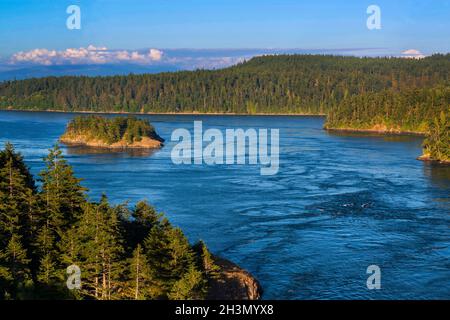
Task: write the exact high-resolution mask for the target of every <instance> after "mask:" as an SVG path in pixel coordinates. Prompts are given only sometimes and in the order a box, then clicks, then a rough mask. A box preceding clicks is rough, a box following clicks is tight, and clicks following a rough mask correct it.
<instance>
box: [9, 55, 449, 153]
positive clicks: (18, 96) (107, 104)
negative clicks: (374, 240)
mask: <svg viewBox="0 0 450 320" xmlns="http://www.w3.org/2000/svg"><path fill="white" fill-rule="evenodd" d="M449 75H450V54H445V55H444V54H435V55H433V56H430V57H426V58H424V59H403V58H357V57H342V56H327V55H278V56H263V57H256V58H253V59H251V60H249V61H247V62H244V63H240V64H238V65H236V66H232V67H229V68H226V69H222V70H197V71H183V72H174V73H161V74H145V75H128V76H113V77H59V78H57V77H47V78H41V79H28V80H21V81H6V82H3V83H2V84H0V108H3V109H20V110H58V111H88V112H126V113H129V112H136V113H152V112H154V113H231V114H309V115H316V114H325V115H327V122H326V124H325V128H326V129H330V130H331V129H334V130H360V131H371V132H379V133H402V132H408V133H419V134H424V135H427V140H426V142H425V146H424V156H425V157H424V158H425V159H429V160H438V161H441V162H448V161H449V160H450V151H449V145H450V140H449V139H450V138H449V134H448V132H449V122H450V121H449V120H448V118H449V111H450V110H449V105H450V82H449ZM80 92H82V93H83V94H79V93H80Z"/></svg>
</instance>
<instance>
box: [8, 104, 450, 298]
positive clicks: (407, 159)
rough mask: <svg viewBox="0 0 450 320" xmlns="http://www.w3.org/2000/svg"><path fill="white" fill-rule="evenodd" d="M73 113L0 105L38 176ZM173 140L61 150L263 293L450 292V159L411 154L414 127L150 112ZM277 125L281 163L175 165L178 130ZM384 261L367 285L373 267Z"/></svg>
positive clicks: (96, 180)
mask: <svg viewBox="0 0 450 320" xmlns="http://www.w3.org/2000/svg"><path fill="white" fill-rule="evenodd" d="M74 116H75V114H62V113H40V112H6V111H2V112H0V143H2V144H4V143H5V142H6V141H10V142H12V143H13V144H14V145H15V147H16V149H17V150H18V151H20V152H21V153H22V154H23V155H24V156H25V159H26V161H27V164H28V165H29V167H30V168H31V171H32V173H33V174H35V175H36V174H38V173H39V171H40V170H42V169H43V162H42V158H43V157H44V156H45V155H46V154H47V149H49V148H50V147H51V146H52V145H53V144H54V143H55V142H56V141H57V139H58V137H59V136H60V135H61V134H62V133H63V132H64V129H65V126H66V124H67V122H68V121H70V119H72V118H73V117H74ZM143 117H148V118H149V119H150V121H151V122H152V124H153V125H154V126H155V128H156V130H157V132H158V133H159V135H160V136H162V137H163V138H165V139H166V146H165V147H164V148H163V149H161V150H158V151H155V152H137V151H135V152H116V153H108V152H101V151H99V150H92V149H86V148H65V147H64V148H63V150H64V153H65V155H66V158H67V159H68V161H69V163H70V164H71V165H72V166H73V167H74V170H75V172H76V175H77V176H79V177H82V178H83V179H84V181H83V185H84V186H86V187H87V188H89V195H90V197H91V198H93V199H98V198H99V197H100V195H101V194H102V193H103V192H105V193H106V194H107V195H108V197H109V198H110V200H111V201H112V202H114V203H121V202H124V201H129V203H130V204H134V203H136V202H137V201H139V200H141V199H148V200H149V202H150V203H152V204H153V205H154V206H155V207H156V208H157V209H158V211H161V212H164V213H166V214H167V216H168V217H169V219H170V220H171V221H172V223H173V224H175V225H177V226H179V227H181V228H182V229H183V231H184V232H185V233H186V235H187V236H188V237H189V239H190V241H191V242H195V241H196V240H198V239H203V240H204V241H205V242H206V243H207V244H208V246H209V247H210V248H211V250H212V251H213V252H215V253H216V254H218V255H221V256H223V257H225V258H228V259H230V260H232V261H234V262H235V263H237V264H239V265H240V266H242V267H243V268H245V269H247V270H249V271H250V272H251V273H252V274H253V275H255V276H256V277H257V278H258V279H259V280H260V282H261V284H262V286H263V288H264V296H263V297H264V298H265V299H372V298H373V299H433V298H436V299H437V298H440V299H449V298H450V232H449V231H450V229H449V227H450V167H448V166H447V167H446V166H437V165H430V164H426V163H423V162H420V161H417V160H416V158H417V157H418V156H419V155H420V154H421V143H422V139H421V138H419V137H412V136H370V135H348V134H331V133H327V132H326V131H324V130H322V126H323V122H324V118H320V117H269V116H267V117H243V116H184V115H183V116H162V115H161V116H143ZM194 120H202V121H203V127H204V129H205V130H206V129H208V128H217V129H220V130H225V129H227V128H243V129H247V128H255V129H259V128H275V129H280V169H279V172H278V174H277V175H274V176H261V175H260V167H259V165H257V166H248V165H247V166H242V165H229V166H206V165H181V166H177V165H174V164H173V163H172V161H171V158H170V152H171V150H172V147H173V145H174V143H175V142H171V141H170V136H171V133H172V131H173V130H175V129H178V128H186V129H189V130H192V129H193V121H194ZM369 265H378V266H379V267H380V268H381V273H382V278H381V289H380V290H368V289H367V287H366V280H367V277H368V276H369V275H368V274H366V269H367V267H368V266H369Z"/></svg>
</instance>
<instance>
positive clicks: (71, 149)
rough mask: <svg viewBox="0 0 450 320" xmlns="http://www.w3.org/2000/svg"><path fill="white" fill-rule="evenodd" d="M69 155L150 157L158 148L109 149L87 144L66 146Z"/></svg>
mask: <svg viewBox="0 0 450 320" xmlns="http://www.w3.org/2000/svg"><path fill="white" fill-rule="evenodd" d="M66 150H67V154H68V155H116V156H123V155H126V156H129V157H150V156H152V155H153V154H155V153H156V151H158V150H157V149H131V148H129V149H117V150H116V149H107V148H94V147H86V146H66Z"/></svg>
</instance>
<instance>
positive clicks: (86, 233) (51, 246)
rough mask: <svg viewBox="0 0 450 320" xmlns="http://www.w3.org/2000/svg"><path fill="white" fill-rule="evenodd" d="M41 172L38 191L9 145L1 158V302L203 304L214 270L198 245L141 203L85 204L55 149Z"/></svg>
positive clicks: (76, 181)
mask: <svg viewBox="0 0 450 320" xmlns="http://www.w3.org/2000/svg"><path fill="white" fill-rule="evenodd" d="M45 164H46V168H45V169H44V170H43V171H42V172H41V173H40V175H39V179H40V186H39V187H37V186H36V184H35V181H34V178H33V176H32V175H31V174H30V172H29V171H28V168H27V167H26V165H25V164H24V161H23V158H22V157H21V156H20V154H18V153H16V152H15V151H14V148H13V146H12V145H11V144H7V145H6V147H5V149H4V150H2V151H0V300H3V299H104V300H110V299H202V298H205V297H206V295H207V293H208V287H209V283H210V282H211V281H212V280H213V279H214V277H216V276H217V275H218V272H219V269H218V267H217V265H216V264H215V262H214V258H213V257H212V256H211V254H210V253H209V251H208V249H207V248H206V246H205V245H204V243H203V242H199V243H197V244H196V245H194V246H192V245H190V244H189V242H188V240H187V239H186V237H185V236H184V234H183V232H182V231H181V230H180V229H179V228H175V227H173V226H172V225H171V224H170V223H169V221H168V220H167V219H166V218H165V217H164V216H163V215H162V214H159V213H157V212H156V211H155V209H154V208H153V207H152V206H150V205H149V204H148V203H147V202H145V201H144V202H139V203H138V204H136V206H135V207H134V208H128V207H127V206H126V205H118V206H112V205H111V204H110V203H109V202H108V199H107V197H106V196H103V197H102V198H101V200H100V201H99V202H93V201H89V200H88V199H87V195H86V189H85V188H83V186H82V185H81V184H80V179H78V178H77V177H75V175H74V173H73V170H72V168H71V166H70V165H69V164H68V163H67V162H66V160H65V159H64V158H63V157H62V155H61V151H60V150H59V148H58V147H57V146H56V147H55V148H53V149H51V150H50V152H49V154H48V156H47V157H46V159H45ZM71 265H76V266H78V267H79V268H80V271H81V287H80V288H72V289H74V290H69V288H68V286H67V285H66V281H67V279H68V277H69V275H70V274H67V272H66V269H67V267H68V266H71ZM71 272H73V271H71ZM70 283H72V282H70ZM73 284H75V283H73Z"/></svg>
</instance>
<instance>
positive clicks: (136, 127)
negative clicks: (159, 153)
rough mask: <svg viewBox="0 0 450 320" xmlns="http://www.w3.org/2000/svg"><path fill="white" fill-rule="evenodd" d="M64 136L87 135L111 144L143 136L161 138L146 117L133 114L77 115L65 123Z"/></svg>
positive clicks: (130, 140)
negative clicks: (110, 115) (122, 115)
mask: <svg viewBox="0 0 450 320" xmlns="http://www.w3.org/2000/svg"><path fill="white" fill-rule="evenodd" d="M64 136H75V137H76V136H87V137H89V138H93V139H98V140H102V141H105V142H106V143H108V144H113V143H116V142H119V141H121V140H125V141H126V142H127V143H130V144H131V143H133V142H136V141H141V140H142V138H143V137H149V138H152V139H157V140H162V139H161V138H160V137H159V136H158V135H157V134H156V131H155V129H154V128H153V126H152V125H151V124H150V122H149V121H148V120H147V119H138V118H136V117H133V116H129V117H114V118H106V117H101V116H97V115H89V116H77V117H75V118H74V119H72V120H71V121H70V122H69V124H68V125H67V129H66V132H65V133H64Z"/></svg>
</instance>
